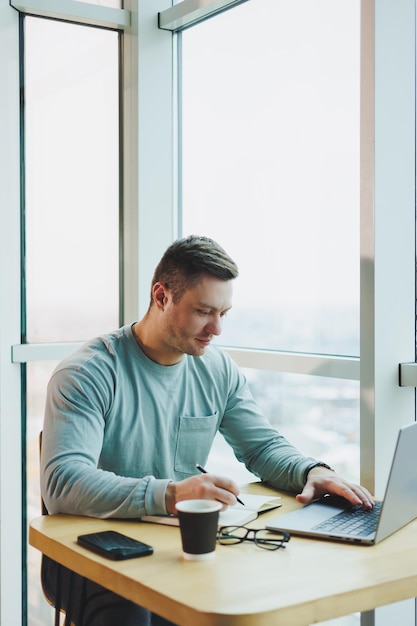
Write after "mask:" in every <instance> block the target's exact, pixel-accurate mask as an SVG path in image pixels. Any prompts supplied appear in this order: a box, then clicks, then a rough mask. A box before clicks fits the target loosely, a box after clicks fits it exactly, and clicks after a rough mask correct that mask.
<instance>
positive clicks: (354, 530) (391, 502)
mask: <svg viewBox="0 0 417 626" xmlns="http://www.w3.org/2000/svg"><path fill="white" fill-rule="evenodd" d="M416 454H417V422H413V423H412V424H409V425H407V426H403V427H402V428H400V431H399V433H398V439H397V444H396V447H395V452H394V458H393V461H392V465H391V469H390V473H389V477H388V482H387V486H386V490H385V496H384V499H383V501H382V502H376V503H375V507H374V508H373V509H372V510H367V509H364V508H363V507H358V506H353V505H352V504H350V503H349V502H348V501H347V500H345V499H344V498H341V497H340V496H333V495H326V496H323V497H322V498H320V499H319V500H315V501H314V502H312V503H310V504H307V505H306V506H304V507H303V508H301V509H298V510H296V511H292V512H291V513H287V514H286V515H282V516H278V517H275V518H274V519H272V521H270V522H269V523H267V524H266V525H265V527H266V528H267V529H268V530H271V531H280V532H281V531H287V532H289V533H291V534H293V535H301V536H304V537H314V538H317V539H330V540H333V541H347V542H350V543H355V544H363V545H373V544H375V543H378V542H379V541H382V540H383V539H385V538H386V537H388V536H389V535H391V534H392V533H394V532H395V531H397V530H399V529H400V528H401V527H402V526H405V524H408V522H411V520H413V519H414V518H416V517H417V463H416Z"/></svg>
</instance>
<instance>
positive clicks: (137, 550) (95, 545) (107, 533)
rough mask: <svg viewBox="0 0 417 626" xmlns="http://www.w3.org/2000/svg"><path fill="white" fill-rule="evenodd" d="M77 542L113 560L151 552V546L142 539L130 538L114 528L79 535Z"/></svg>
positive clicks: (132, 557) (131, 557)
mask: <svg viewBox="0 0 417 626" xmlns="http://www.w3.org/2000/svg"><path fill="white" fill-rule="evenodd" d="M77 541H78V543H79V544H80V545H81V546H83V547H84V548H88V549H89V550H92V551H93V552H96V553H97V554H101V556H106V557H107V558H109V559H113V560H114V561H120V560H122V559H134V558H136V557H139V556H148V555H149V554H152V553H153V548H152V546H148V544H146V543H142V541H138V540H137V539H132V538H131V537H127V536H126V535H122V534H121V533H118V532H116V531H115V530H104V531H102V532H99V533H90V534H88V535H79V537H78V539H77Z"/></svg>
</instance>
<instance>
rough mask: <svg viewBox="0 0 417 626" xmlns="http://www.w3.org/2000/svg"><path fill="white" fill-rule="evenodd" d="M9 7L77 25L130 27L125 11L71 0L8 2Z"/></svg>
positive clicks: (112, 27) (128, 15) (127, 14)
mask: <svg viewBox="0 0 417 626" xmlns="http://www.w3.org/2000/svg"><path fill="white" fill-rule="evenodd" d="M9 2H10V6H11V7H13V8H14V9H16V11H19V13H24V14H26V15H32V16H35V17H48V18H51V19H56V20H63V21H66V22H76V23H77V24H88V25H89V26H99V27H101V28H111V29H115V30H125V29H127V28H128V27H129V26H130V12H129V11H127V10H125V9H113V8H112V7H105V6H99V5H94V4H89V3H88V2H74V1H73V0H59V2H57V1H56V0H9Z"/></svg>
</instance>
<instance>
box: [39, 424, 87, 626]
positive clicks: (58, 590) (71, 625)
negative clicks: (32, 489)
mask: <svg viewBox="0 0 417 626" xmlns="http://www.w3.org/2000/svg"><path fill="white" fill-rule="evenodd" d="M41 454H42V431H41V432H40V433H39V460H40V458H41ZM41 511H42V515H48V509H47V508H46V506H45V502H44V500H43V498H42V495H41ZM48 562H49V563H50V564H54V565H56V571H57V573H56V587H55V594H54V595H55V601H54V600H52V599H51V597H49V595H48V593H47V588H48V584H47V573H46V572H47V565H48ZM64 572H69V591H68V598H70V597H71V585H72V579H73V573H72V572H71V571H70V570H68V569H67V568H64V567H63V566H61V565H60V564H59V563H56V561H53V560H52V559H50V558H49V557H47V556H45V555H44V554H42V562H41V585H42V591H43V593H44V596H45V599H46V601H47V602H48V604H50V605H51V606H52V607H54V608H55V626H59V625H60V623H61V619H60V615H61V613H62V614H63V615H65V621H64V626H82V616H81V618H80V621H79V622H78V623H77V624H76V623H75V622H73V621H72V615H71V613H72V606H71V602H70V601H69V602H68V606H69V609H68V610H67V611H65V610H64V609H63V608H62V607H61V600H62V576H63V573H64ZM83 580H85V579H83Z"/></svg>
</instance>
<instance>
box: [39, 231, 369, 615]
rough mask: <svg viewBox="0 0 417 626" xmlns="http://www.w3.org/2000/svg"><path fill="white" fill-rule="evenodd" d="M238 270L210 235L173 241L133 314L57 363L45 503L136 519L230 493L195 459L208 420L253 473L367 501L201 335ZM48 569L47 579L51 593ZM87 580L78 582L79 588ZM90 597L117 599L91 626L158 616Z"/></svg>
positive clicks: (208, 436)
mask: <svg viewBox="0 0 417 626" xmlns="http://www.w3.org/2000/svg"><path fill="white" fill-rule="evenodd" d="M237 275H238V270H237V267H236V265H235V263H234V262H233V260H232V259H231V258H230V257H229V256H228V255H227V254H226V252H225V251H224V250H223V249H222V248H221V247H220V246H219V245H218V244H217V243H216V242H214V241H213V240H211V239H208V238H206V237H196V236H190V237H187V238H184V239H180V240H178V241H176V242H174V243H173V244H172V245H171V246H170V247H169V248H168V249H167V251H166V252H165V254H164V256H163V257H162V259H161V261H160V262H159V264H158V266H157V268H156V270H155V274H154V277H153V280H152V287H151V301H150V306H149V309H148V311H147V313H146V314H145V316H144V317H143V319H141V320H140V321H139V322H137V323H135V324H133V325H129V326H125V327H123V328H121V329H119V330H117V331H115V332H113V333H111V334H108V335H106V336H103V337H99V338H97V339H95V340H93V341H90V342H89V343H87V344H86V345H85V346H84V347H83V348H81V350H79V351H78V352H76V353H75V354H74V355H72V356H71V357H69V358H68V359H66V360H65V361H64V362H63V363H61V364H60V365H59V366H58V367H57V369H56V370H55V372H54V374H53V376H52V378H51V381H50V383H49V386H48V394H47V401H46V411H45V423H44V429H43V449H42V463H41V475H42V495H43V498H44V501H45V504H46V507H47V509H48V511H49V513H69V514H74V515H88V516H93V517H102V518H108V517H118V518H136V519H138V518H140V517H141V516H143V515H145V514H146V515H152V514H165V513H175V512H176V510H175V503H176V502H178V501H179V500H184V499H192V498H210V499H215V500H219V501H220V502H222V503H223V504H224V505H233V504H235V502H236V497H237V496H238V494H239V489H238V486H237V485H236V484H235V482H233V481H232V480H230V479H228V478H226V477H223V476H215V475H212V474H210V473H208V474H199V473H198V472H197V470H196V467H195V466H196V462H198V463H202V464H204V463H205V462H206V460H207V457H208V454H209V451H210V448H211V445H212V442H213V439H214V436H215V434H216V432H217V431H218V430H220V432H221V433H222V434H223V435H224V437H225V439H226V440H227V442H228V443H229V444H230V445H231V447H232V448H233V450H234V452H235V454H236V456H237V458H238V459H239V460H240V461H242V462H244V463H245V465H246V467H247V468H248V469H249V470H250V471H251V472H252V473H253V474H255V475H256V476H258V477H259V478H261V479H262V480H263V481H266V482H268V483H269V484H271V485H273V486H275V487H277V488H280V489H285V490H287V491H293V492H295V493H297V494H298V495H297V496H296V498H297V499H298V500H299V501H300V502H303V503H307V502H309V501H310V500H312V499H313V498H316V497H318V496H320V495H322V494H324V493H327V492H331V493H337V494H340V495H342V496H344V497H345V498H347V499H348V500H350V501H351V502H352V503H353V504H362V505H364V506H366V507H372V505H373V501H372V497H371V495H370V493H369V492H368V491H367V490H366V489H365V488H363V487H361V486H359V485H354V484H351V483H349V482H348V481H346V480H344V479H343V478H342V477H341V476H339V475H338V474H336V473H335V472H334V471H333V470H332V469H330V468H329V467H328V466H326V465H325V464H320V463H317V461H316V460H315V459H313V458H311V457H305V456H303V455H302V454H300V453H299V452H298V451H297V450H296V449H295V448H294V447H293V446H292V445H291V444H290V443H289V442H288V441H286V439H285V438H284V437H283V436H281V435H280V434H278V433H277V432H276V430H274V429H273V428H272V427H271V426H270V425H269V423H268V421H267V420H266V419H265V417H264V416H263V415H262V414H261V412H260V410H259V409H258V407H257V405H256V403H255V401H254V399H253V398H252V395H251V393H250V391H249V388H248V385H247V383H246V381H245V378H244V376H243V375H242V374H241V372H240V371H239V369H238V368H237V366H236V365H235V364H234V363H233V361H232V360H231V359H230V358H229V357H228V356H227V355H226V354H225V353H224V352H223V351H222V350H220V349H219V348H215V347H212V346H210V343H211V340H212V339H213V337H214V336H217V335H219V334H220V333H221V328H222V323H223V319H224V316H225V315H226V314H227V312H228V311H229V310H230V308H231V306H232V287H233V280H234V279H235V278H236V277H237ZM51 567H52V566H51ZM46 569H47V568H46ZM47 573H48V572H47ZM49 574H50V575H49V577H48V576H47V577H46V579H45V580H47V583H46V587H47V589H46V591H47V593H48V595H50V596H51V595H52V596H53V590H52V591H51V589H50V588H49V586H50V585H51V584H52V582H53V575H54V574H53V572H52V574H51V572H50V571H49ZM91 586H92V583H91ZM94 587H97V586H96V585H95V586H94ZM95 591H96V589H94V588H93V587H92V588H91V589H90V588H89V589H87V597H89V595H91V596H93V595H94V593H95ZM102 591H103V590H102ZM73 596H74V594H73ZM100 598H101V599H100V601H99V602H98V603H96V604H95V607H96V608H97V607H105V606H108V607H109V606H110V605H111V603H112V602H113V601H114V600H115V598H116V599H117V608H116V609H115V611H113V613H111V612H110V610H104V611H101V612H99V614H98V615H97V619H96V621H91V626H96V625H97V626H98V625H100V626H110V624H115V623H123V625H124V626H127V625H129V626H142V625H144V624H152V625H155V624H167V623H168V622H166V621H165V620H162V618H159V617H158V616H156V615H150V614H149V612H147V611H145V610H144V609H141V608H140V607H137V606H135V605H133V604H132V603H129V602H127V601H123V600H122V599H120V598H118V597H117V596H115V595H114V594H110V592H107V593H105V592H104V591H103V593H102V595H101V596H100ZM92 604H93V605H94V602H92ZM150 620H151V621H150ZM89 623H90V622H89Z"/></svg>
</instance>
